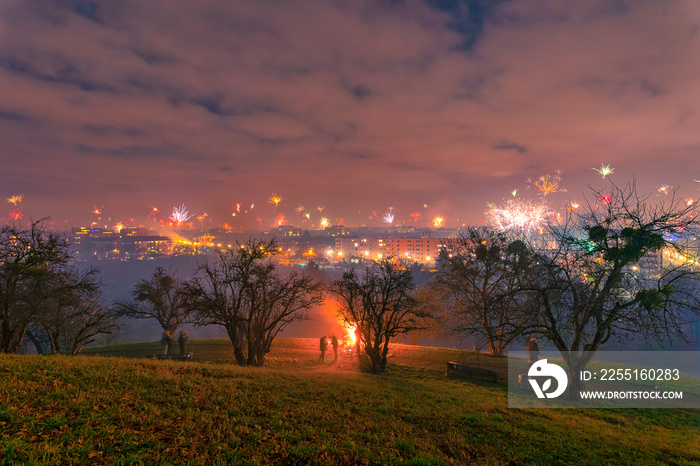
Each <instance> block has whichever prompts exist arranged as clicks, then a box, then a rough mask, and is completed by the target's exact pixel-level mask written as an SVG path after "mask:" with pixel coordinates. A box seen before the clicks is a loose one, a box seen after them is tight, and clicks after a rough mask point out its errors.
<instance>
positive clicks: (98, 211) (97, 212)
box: [92, 205, 104, 215]
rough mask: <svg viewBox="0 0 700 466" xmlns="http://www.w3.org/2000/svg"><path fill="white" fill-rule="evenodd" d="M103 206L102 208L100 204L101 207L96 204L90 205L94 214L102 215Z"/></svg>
mask: <svg viewBox="0 0 700 466" xmlns="http://www.w3.org/2000/svg"><path fill="white" fill-rule="evenodd" d="M103 208H104V206H102V207H97V206H96V205H94V206H92V213H93V214H95V215H102V209H103Z"/></svg>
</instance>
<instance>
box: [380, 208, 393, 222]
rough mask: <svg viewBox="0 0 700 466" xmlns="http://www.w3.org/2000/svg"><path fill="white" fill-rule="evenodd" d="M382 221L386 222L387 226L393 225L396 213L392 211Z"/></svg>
mask: <svg viewBox="0 0 700 466" xmlns="http://www.w3.org/2000/svg"><path fill="white" fill-rule="evenodd" d="M382 220H384V223H386V224H387V225H391V224H392V223H394V213H393V212H391V211H389V212H387V213H385V214H384V216H383V217H382Z"/></svg>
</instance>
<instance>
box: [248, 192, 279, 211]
mask: <svg viewBox="0 0 700 466" xmlns="http://www.w3.org/2000/svg"><path fill="white" fill-rule="evenodd" d="M267 202H269V203H270V204H272V205H274V206H275V207H277V205H278V204H279V203H280V202H282V198H281V197H280V196H278V195H277V194H275V193H272V196H270V197H269V198H268V199H267ZM251 209H253V207H251Z"/></svg>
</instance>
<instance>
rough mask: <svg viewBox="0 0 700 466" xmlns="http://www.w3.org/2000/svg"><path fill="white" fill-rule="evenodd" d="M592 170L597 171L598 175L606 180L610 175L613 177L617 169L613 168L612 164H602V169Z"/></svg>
mask: <svg viewBox="0 0 700 466" xmlns="http://www.w3.org/2000/svg"><path fill="white" fill-rule="evenodd" d="M591 170H594V171H597V172H598V173H600V174H601V175H603V178H605V177H606V176H608V175H612V174H613V173H614V172H615V169H614V168H611V167H610V164H608V165H603V164H602V163H601V164H600V168H592V169H591Z"/></svg>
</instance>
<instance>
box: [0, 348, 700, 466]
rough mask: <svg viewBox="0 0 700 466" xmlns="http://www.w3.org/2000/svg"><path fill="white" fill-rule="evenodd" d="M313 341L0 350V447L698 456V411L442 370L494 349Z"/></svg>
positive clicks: (545, 460) (18, 455)
mask: <svg viewBox="0 0 700 466" xmlns="http://www.w3.org/2000/svg"><path fill="white" fill-rule="evenodd" d="M316 346H317V343H316V341H315V340H306V339H282V340H278V341H276V342H275V345H274V347H273V350H272V352H271V353H270V355H269V358H268V361H267V364H268V367H265V368H241V367H237V366H234V365H231V364H230V362H231V361H232V360H233V351H232V347H231V345H230V343H229V342H228V341H225V340H200V341H193V342H192V344H191V348H190V349H191V351H192V352H193V353H194V355H195V358H196V361H194V362H187V363H182V362H174V361H158V360H153V359H149V358H148V357H149V356H150V355H152V354H154V353H156V352H158V350H159V344H158V343H150V344H134V345H118V346H111V347H105V348H98V349H93V350H91V351H90V354H87V355H83V356H78V357H65V356H51V357H40V356H14V355H0V461H2V458H4V459H5V461H6V462H7V463H9V464H14V463H26V464H168V463H171V464H183V463H184V464H187V463H191V464H230V463H234V464H241V463H251V464H258V463H285V464H289V463H300V464H308V463H311V464H392V463H393V464H415V465H421V464H450V463H454V464H465V463H482V464H507V463H511V464H526V463H530V464H532V463H534V464H562V463H565V464H610V463H614V464H641V463H643V464H655V463H657V464H700V413H699V412H698V411H693V410H687V411H680V410H662V409H655V410H638V409H637V410H633V409H629V410H594V409H590V410H582V409H548V410H518V409H508V408H507V392H506V386H505V383H497V384H496V383H489V382H472V381H465V380H460V379H451V378H446V377H445V375H444V367H445V361H448V360H462V361H465V362H469V363H470V364H478V365H480V366H482V367H487V368H490V369H494V370H496V371H498V372H500V373H501V374H503V375H505V371H506V360H505V359H497V358H489V357H486V356H483V355H478V356H477V355H471V354H466V353H460V352H459V351H456V350H447V349H439V348H425V347H413V346H407V345H398V344H397V345H394V346H393V347H392V351H393V354H392V356H391V357H390V359H389V361H390V366H389V373H387V374H384V375H379V376H377V375H372V374H368V373H365V372H363V371H362V367H361V366H360V362H359V361H358V358H357V357H354V356H340V357H339V359H338V361H337V362H333V357H332V352H331V356H330V357H327V358H326V362H325V363H319V362H317V359H318V354H319V353H318V351H317V349H316ZM107 356H110V357H107Z"/></svg>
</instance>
